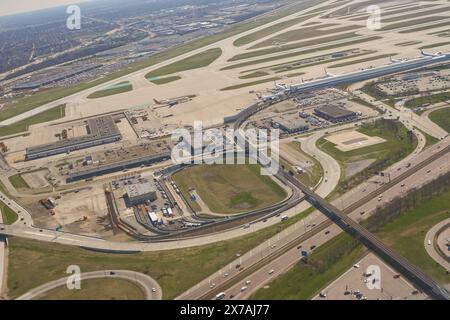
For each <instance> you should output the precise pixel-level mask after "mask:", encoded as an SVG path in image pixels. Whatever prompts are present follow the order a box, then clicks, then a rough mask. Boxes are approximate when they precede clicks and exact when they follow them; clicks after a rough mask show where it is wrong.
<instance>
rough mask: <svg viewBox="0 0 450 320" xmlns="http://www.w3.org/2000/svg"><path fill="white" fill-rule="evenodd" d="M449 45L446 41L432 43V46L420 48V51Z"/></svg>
mask: <svg viewBox="0 0 450 320" xmlns="http://www.w3.org/2000/svg"><path fill="white" fill-rule="evenodd" d="M449 44H450V42H449V41H447V42H438V43H433V44H429V45H427V46H423V47H420V49H423V50H424V49H431V48H436V47H442V46H446V45H449Z"/></svg>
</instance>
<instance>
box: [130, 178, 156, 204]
mask: <svg viewBox="0 0 450 320" xmlns="http://www.w3.org/2000/svg"><path fill="white" fill-rule="evenodd" d="M156 191H157V189H156V187H155V185H154V184H153V183H150V182H146V183H139V184H130V185H127V186H126V192H127V193H126V202H127V205H128V206H136V205H139V204H144V203H146V202H147V201H155V200H156Z"/></svg>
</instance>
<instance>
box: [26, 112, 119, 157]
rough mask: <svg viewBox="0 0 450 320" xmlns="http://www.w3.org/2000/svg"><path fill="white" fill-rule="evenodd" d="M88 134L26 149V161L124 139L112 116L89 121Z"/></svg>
mask: <svg viewBox="0 0 450 320" xmlns="http://www.w3.org/2000/svg"><path fill="white" fill-rule="evenodd" d="M87 123H88V134H87V135H85V136H81V137H76V138H70V139H64V140H60V141H57V142H54V143H48V144H43V145H39V146H36V147H30V148H27V149H26V156H25V158H26V160H33V159H39V158H44V157H49V156H53V155H57V154H61V153H66V152H71V151H75V150H80V149H85V148H90V147H95V146H98V145H102V144H106V143H112V142H116V141H119V140H120V139H122V135H121V134H120V131H119V129H118V128H117V126H116V124H115V123H114V120H113V118H112V117H111V116H102V117H98V118H93V119H89V120H88V121H87Z"/></svg>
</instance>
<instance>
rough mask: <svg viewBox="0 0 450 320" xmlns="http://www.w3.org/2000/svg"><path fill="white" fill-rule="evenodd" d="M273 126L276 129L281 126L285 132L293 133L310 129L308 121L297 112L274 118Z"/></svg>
mask: <svg viewBox="0 0 450 320" xmlns="http://www.w3.org/2000/svg"><path fill="white" fill-rule="evenodd" d="M272 126H273V127H274V128H276V129H278V128H280V129H281V130H283V131H284V132H285V133H288V134H292V133H296V132H303V131H307V130H308V129H309V125H308V123H306V121H305V120H304V119H302V118H300V117H298V115H297V114H295V115H291V116H290V117H288V116H279V117H275V118H273V119H272Z"/></svg>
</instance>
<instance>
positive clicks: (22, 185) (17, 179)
mask: <svg viewBox="0 0 450 320" xmlns="http://www.w3.org/2000/svg"><path fill="white" fill-rule="evenodd" d="M8 180H9V182H11V184H12V185H13V187H14V188H16V189H30V186H29V185H28V183H26V181H25V180H24V179H23V178H22V174H21V173H18V174H15V175H13V176H10V177H9V178H8Z"/></svg>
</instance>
